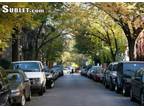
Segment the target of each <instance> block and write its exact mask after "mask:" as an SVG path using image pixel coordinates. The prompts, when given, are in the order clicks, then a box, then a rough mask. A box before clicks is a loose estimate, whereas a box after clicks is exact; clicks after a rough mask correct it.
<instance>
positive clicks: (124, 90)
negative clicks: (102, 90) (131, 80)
mask: <svg viewBox="0 0 144 108" xmlns="http://www.w3.org/2000/svg"><path fill="white" fill-rule="evenodd" d="M122 94H123V95H124V96H127V91H126V88H125V86H124V87H123V88H122Z"/></svg>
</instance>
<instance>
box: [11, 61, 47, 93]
mask: <svg viewBox="0 0 144 108" xmlns="http://www.w3.org/2000/svg"><path fill="white" fill-rule="evenodd" d="M13 69H20V70H23V71H24V72H25V74H26V76H27V77H28V78H29V79H30V82H31V89H32V90H35V91H37V92H38V94H39V95H43V93H44V92H45V91H46V76H45V72H44V66H43V64H42V62H41V61H16V62H13Z"/></svg>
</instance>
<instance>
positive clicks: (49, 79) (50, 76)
mask: <svg viewBox="0 0 144 108" xmlns="http://www.w3.org/2000/svg"><path fill="white" fill-rule="evenodd" d="M45 75H46V86H47V88H53V87H54V85H55V82H54V78H53V74H52V73H51V72H50V70H49V69H48V67H45Z"/></svg>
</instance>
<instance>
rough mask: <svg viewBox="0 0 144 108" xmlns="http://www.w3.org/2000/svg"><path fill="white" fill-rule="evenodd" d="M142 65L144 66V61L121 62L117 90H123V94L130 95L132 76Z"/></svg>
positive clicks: (118, 67)
mask: <svg viewBox="0 0 144 108" xmlns="http://www.w3.org/2000/svg"><path fill="white" fill-rule="evenodd" d="M142 67H144V62H142V61H128V62H119V63H118V65H117V78H116V84H115V91H116V92H121V91H122V94H123V95H129V94H130V89H131V77H132V75H134V74H135V73H136V71H137V70H139V69H140V68H142Z"/></svg>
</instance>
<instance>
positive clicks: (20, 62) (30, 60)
mask: <svg viewBox="0 0 144 108" xmlns="http://www.w3.org/2000/svg"><path fill="white" fill-rule="evenodd" d="M25 62H37V63H41V61H36V60H35V61H34V60H27V61H15V62H12V63H25Z"/></svg>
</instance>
